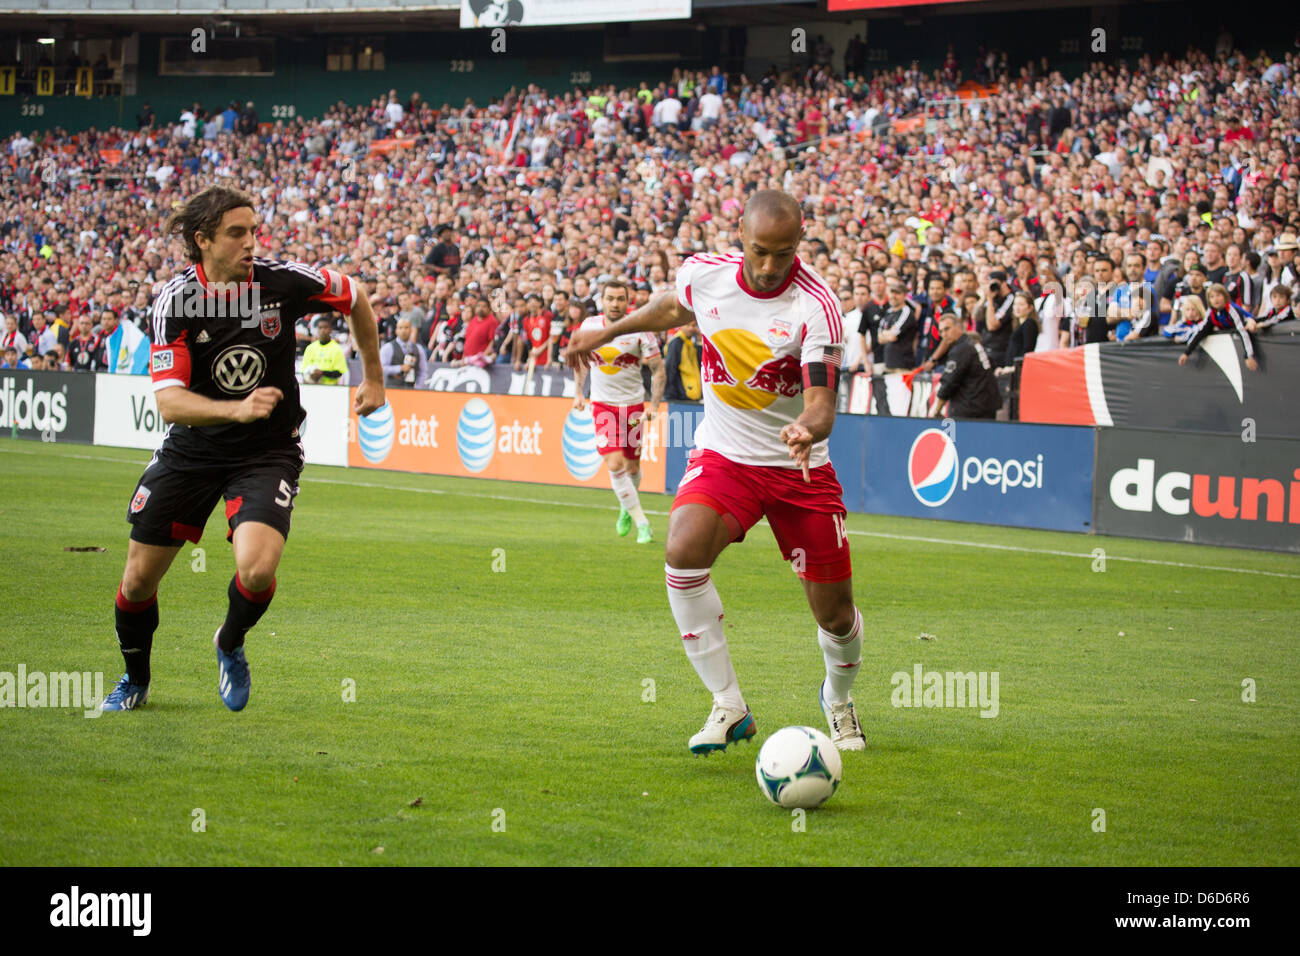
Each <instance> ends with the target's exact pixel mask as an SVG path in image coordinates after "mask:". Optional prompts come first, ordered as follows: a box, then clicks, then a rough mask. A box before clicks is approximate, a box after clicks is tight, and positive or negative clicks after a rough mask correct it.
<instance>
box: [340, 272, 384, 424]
mask: <svg viewBox="0 0 1300 956" xmlns="http://www.w3.org/2000/svg"><path fill="white" fill-rule="evenodd" d="M351 281H352V283H353V287H354V288H355V289H356V290H357V301H356V302H355V303H353V305H352V312H351V314H350V315H349V316H348V331H349V332H350V333H351V335H352V343H353V346H354V347H355V348H356V350H357V352H359V353H360V355H361V371H362V380H361V383H360V384H359V385H358V386H357V396H356V400H355V401H354V402H353V403H352V404H353V406H354V407H355V408H356V412H357V414H358V415H369V414H370V413H371V412H373V411H374V410H375V409H376V408H378V407H379V406H381V405H383V404H384V370H383V367H382V366H381V365H380V362H379V324H378V323H377V322H376V321H375V310H374V309H372V308H371V307H370V299H369V297H368V296H367V295H366V289H365V286H363V285H362V284H361V283H360V282H358V281H357V280H356V279H352V280H351Z"/></svg>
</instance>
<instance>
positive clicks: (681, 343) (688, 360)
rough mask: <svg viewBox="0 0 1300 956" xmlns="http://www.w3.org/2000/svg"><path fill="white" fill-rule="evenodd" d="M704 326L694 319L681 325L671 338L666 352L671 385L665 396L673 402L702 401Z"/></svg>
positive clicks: (667, 385)
mask: <svg viewBox="0 0 1300 956" xmlns="http://www.w3.org/2000/svg"><path fill="white" fill-rule="evenodd" d="M699 331H700V328H699V326H698V325H696V324H695V323H694V322H688V323H686V324H685V325H683V326H679V327H678V328H677V329H676V330H675V331H674V332H673V334H672V336H671V337H670V338H669V339H668V348H667V350H666V351H665V353H664V369H665V372H666V373H667V384H666V386H665V387H664V398H665V399H668V400H669V401H680V402H698V401H699V400H700V398H701V396H702V394H703V393H702V392H701V390H700V350H699V345H698V340H699Z"/></svg>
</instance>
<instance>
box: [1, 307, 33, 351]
mask: <svg viewBox="0 0 1300 956" xmlns="http://www.w3.org/2000/svg"><path fill="white" fill-rule="evenodd" d="M4 327H5V330H4V333H3V334H0V348H6V349H8V348H13V349H16V350H17V351H18V354H19V355H26V354H27V353H28V352H29V351H30V347H29V345H28V342H27V336H25V335H23V334H22V333H21V332H19V331H18V316H16V315H6V316H5V318H4Z"/></svg>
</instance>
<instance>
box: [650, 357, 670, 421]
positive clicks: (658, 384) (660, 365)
mask: <svg viewBox="0 0 1300 956" xmlns="http://www.w3.org/2000/svg"><path fill="white" fill-rule="evenodd" d="M646 364H647V365H649V366H650V404H649V405H647V406H646V408H645V420H646V421H647V422H648V421H650V420H651V419H653V418H654V417H655V413H656V412H657V411H658V410H659V403H660V402H662V401H663V400H664V386H665V385H667V384H668V369H667V368H666V367H665V366H664V358H663V356H662V355H656V356H655V357H654V358H652V359H650V360H649V361H648V362H646Z"/></svg>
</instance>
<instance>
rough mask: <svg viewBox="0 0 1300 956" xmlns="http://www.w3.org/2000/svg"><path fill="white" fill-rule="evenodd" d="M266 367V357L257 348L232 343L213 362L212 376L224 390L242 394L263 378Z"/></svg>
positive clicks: (233, 393) (231, 393)
mask: <svg viewBox="0 0 1300 956" xmlns="http://www.w3.org/2000/svg"><path fill="white" fill-rule="evenodd" d="M265 369H266V359H265V358H263V356H262V353H261V352H259V351H258V350H257V349H250V348H248V347H247V346H245V345H232V346H231V347H230V348H228V349H226V350H225V351H224V352H222V353H221V354H220V355H218V356H217V360H216V361H215V362H213V363H212V377H213V379H214V380H215V381H216V383H217V387H218V388H220V389H221V390H222V391H223V392H226V393H228V394H230V395H240V394H243V393H244V392H247V391H250V390H251V389H252V388H253V387H254V386H255V385H257V383H258V382H260V381H261V380H262V372H263V371H264V370H265Z"/></svg>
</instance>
